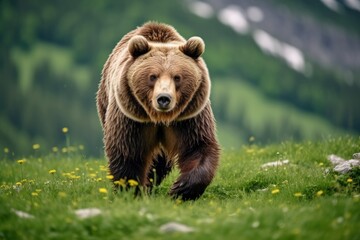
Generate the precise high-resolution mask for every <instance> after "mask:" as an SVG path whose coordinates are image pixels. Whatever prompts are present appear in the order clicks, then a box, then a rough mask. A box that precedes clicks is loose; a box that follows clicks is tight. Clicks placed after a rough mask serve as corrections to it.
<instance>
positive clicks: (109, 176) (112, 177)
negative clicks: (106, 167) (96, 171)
mask: <svg viewBox="0 0 360 240" xmlns="http://www.w3.org/2000/svg"><path fill="white" fill-rule="evenodd" d="M106 178H107V179H110V180H111V179H114V176H113V175H107V176H106Z"/></svg>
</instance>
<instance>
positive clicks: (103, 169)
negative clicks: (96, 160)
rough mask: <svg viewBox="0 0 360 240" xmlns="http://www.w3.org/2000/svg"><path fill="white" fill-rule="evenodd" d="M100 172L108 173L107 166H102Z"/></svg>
mask: <svg viewBox="0 0 360 240" xmlns="http://www.w3.org/2000/svg"><path fill="white" fill-rule="evenodd" d="M100 171H103V172H107V171H108V168H107V166H104V165H100Z"/></svg>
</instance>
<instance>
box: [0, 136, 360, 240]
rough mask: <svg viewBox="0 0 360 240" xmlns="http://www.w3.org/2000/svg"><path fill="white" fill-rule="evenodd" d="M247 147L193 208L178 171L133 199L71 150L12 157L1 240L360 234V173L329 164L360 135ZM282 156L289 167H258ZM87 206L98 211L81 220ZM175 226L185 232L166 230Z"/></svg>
mask: <svg viewBox="0 0 360 240" xmlns="http://www.w3.org/2000/svg"><path fill="white" fill-rule="evenodd" d="M250 143H251V144H249V145H246V146H242V147H240V148H237V149H224V150H223V152H222V157H221V165H220V167H219V170H218V173H217V175H216V178H215V179H214V181H213V183H212V184H211V185H210V186H209V187H208V189H207V191H206V192H205V194H204V195H203V197H201V198H200V199H199V200H197V201H190V202H182V201H180V200H172V199H170V198H169V196H168V195H167V191H168V189H169V188H170V186H171V183H172V181H174V179H175V178H176V177H177V174H178V173H177V172H176V171H174V172H173V173H172V174H171V175H170V176H169V177H168V178H167V179H166V180H165V182H164V183H163V184H162V185H161V186H159V187H157V188H155V189H154V191H153V192H152V193H151V194H150V195H143V196H141V197H137V198H134V197H133V193H132V191H131V190H130V192H117V193H116V192H114V191H113V188H112V184H111V181H110V179H111V176H109V175H108V173H107V167H106V165H107V163H106V160H105V159H87V158H85V157H83V156H81V154H78V153H74V152H71V151H70V152H69V151H58V152H56V153H54V152H52V153H49V154H48V155H45V156H43V155H40V154H37V152H36V151H35V152H34V153H33V155H32V156H29V157H26V158H24V159H18V160H10V159H7V157H6V156H5V157H4V158H3V159H1V160H0V166H1V167H0V206H1V207H0V239H359V238H360V232H359V228H360V171H359V169H354V170H353V171H351V172H350V173H348V174H346V175H339V174H336V173H334V172H333V171H332V166H331V164H330V162H329V161H328V160H327V155H329V154H336V155H339V156H341V157H343V158H344V159H350V158H352V154H353V153H355V152H360V138H359V137H339V138H329V139H326V140H323V141H319V142H310V141H309V142H302V143H293V142H284V143H282V144H278V145H268V146H259V145H257V144H256V139H251V141H250ZM280 160H288V161H289V163H288V164H286V165H282V166H277V167H268V168H262V167H261V165H262V164H264V163H267V162H273V161H280ZM133 185H136V182H134V183H133ZM90 208H91V209H96V211H95V210H94V212H95V214H97V215H95V216H83V217H81V216H80V215H77V213H78V212H77V211H78V210H79V209H90ZM85 211H86V210H85ZM94 212H93V213H94ZM78 214H79V213H78ZM171 222H175V223H179V224H183V225H186V227H187V228H186V227H184V228H185V230H184V232H182V231H181V229H178V228H174V229H167V230H164V227H163V226H164V225H165V224H167V223H171Z"/></svg>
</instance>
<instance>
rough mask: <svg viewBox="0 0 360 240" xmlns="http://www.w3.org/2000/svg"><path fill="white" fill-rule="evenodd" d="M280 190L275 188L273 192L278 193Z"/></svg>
mask: <svg viewBox="0 0 360 240" xmlns="http://www.w3.org/2000/svg"><path fill="white" fill-rule="evenodd" d="M279 192H280V189H278V188H275V189H274V190H272V191H271V194H278V193H279Z"/></svg>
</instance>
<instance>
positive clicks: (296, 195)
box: [294, 192, 303, 197]
mask: <svg viewBox="0 0 360 240" xmlns="http://www.w3.org/2000/svg"><path fill="white" fill-rule="evenodd" d="M294 196H295V197H302V196H303V195H302V193H301V192H297V193H294Z"/></svg>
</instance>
